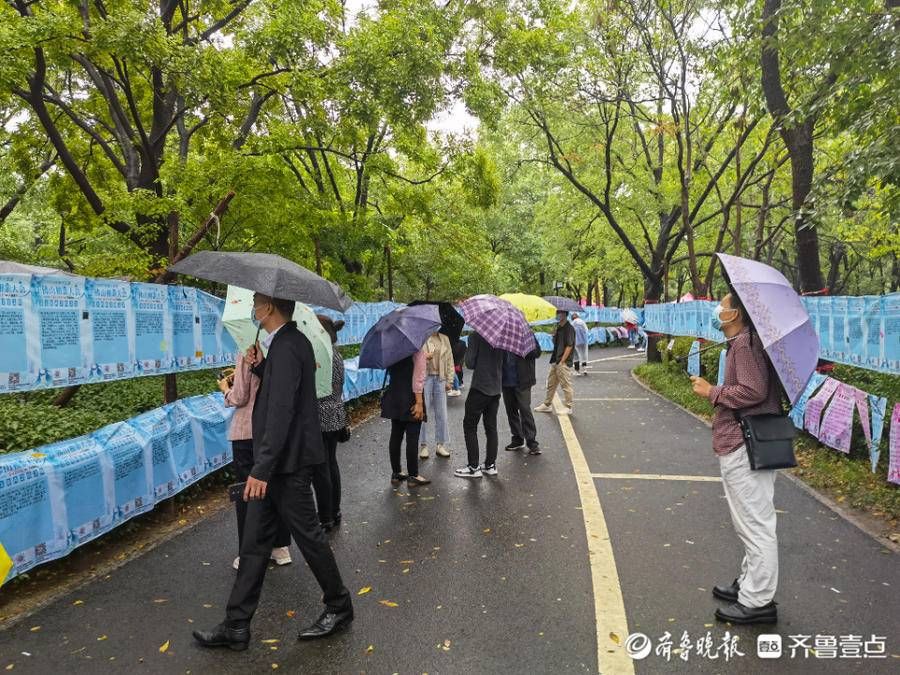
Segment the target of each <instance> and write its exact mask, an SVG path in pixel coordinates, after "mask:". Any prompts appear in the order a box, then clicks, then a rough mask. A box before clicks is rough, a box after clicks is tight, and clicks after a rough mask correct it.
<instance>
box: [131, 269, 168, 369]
mask: <svg viewBox="0 0 900 675" xmlns="http://www.w3.org/2000/svg"><path fill="white" fill-rule="evenodd" d="M131 292H132V303H133V304H134V345H135V362H136V364H137V369H138V374H140V375H152V374H154V373H161V372H163V373H164V372H167V371H168V370H169V367H170V365H171V363H172V323H171V316H170V313H169V289H168V287H167V286H161V285H159V284H142V283H135V284H132V290H131Z"/></svg>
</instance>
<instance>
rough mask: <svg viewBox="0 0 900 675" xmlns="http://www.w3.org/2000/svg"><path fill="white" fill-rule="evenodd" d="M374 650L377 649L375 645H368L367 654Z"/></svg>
mask: <svg viewBox="0 0 900 675" xmlns="http://www.w3.org/2000/svg"><path fill="white" fill-rule="evenodd" d="M374 651H375V645H369V646H368V647H366V654H371V653H372V652H374Z"/></svg>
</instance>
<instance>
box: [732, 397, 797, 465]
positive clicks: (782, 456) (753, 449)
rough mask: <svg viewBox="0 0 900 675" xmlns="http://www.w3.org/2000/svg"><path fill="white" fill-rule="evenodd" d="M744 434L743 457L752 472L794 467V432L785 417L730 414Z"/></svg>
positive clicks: (795, 435)
mask: <svg viewBox="0 0 900 675" xmlns="http://www.w3.org/2000/svg"><path fill="white" fill-rule="evenodd" d="M734 416H735V418H736V419H737V420H738V422H739V423H740V425H741V431H742V432H743V434H744V444H745V445H746V446H747V457H748V458H749V460H750V468H751V469H753V470H754V471H764V470H769V469H790V468H792V467H795V466H797V459H796V458H795V457H794V439H795V438H796V437H797V428H796V427H795V426H794V423H793V422H792V421H791V418H790V417H788V416H787V415H776V414H766V415H739V414H738V413H737V411H735V413H734Z"/></svg>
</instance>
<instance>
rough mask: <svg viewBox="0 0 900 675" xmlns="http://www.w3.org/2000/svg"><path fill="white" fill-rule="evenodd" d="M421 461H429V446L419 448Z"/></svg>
mask: <svg viewBox="0 0 900 675" xmlns="http://www.w3.org/2000/svg"><path fill="white" fill-rule="evenodd" d="M419 459H428V446H427V445H423V446H422V447H420V448H419Z"/></svg>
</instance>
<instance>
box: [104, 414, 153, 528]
mask: <svg viewBox="0 0 900 675" xmlns="http://www.w3.org/2000/svg"><path fill="white" fill-rule="evenodd" d="M93 436H94V440H95V441H97V444H98V445H100V446H101V447H102V448H103V450H104V452H105V453H106V454H107V455H109V457H110V459H111V460H112V465H113V479H114V486H115V489H114V495H115V497H114V504H115V519H116V521H117V522H119V521H122V520H127V519H128V518H131V517H132V516H136V515H137V514H139V513H144V512H145V511H149V510H150V509H152V508H153V505H154V497H153V456H152V451H151V448H150V445H149V444H148V443H146V442H145V439H144V437H143V436H142V435H141V434H139V433H138V432H137V431H136V430H135V428H134V427H132V426H130V425H129V424H127V423H125V422H117V423H116V424H110V425H108V426H105V427H103V428H102V429H98V430H97V431H95V432H94V434H93Z"/></svg>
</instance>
